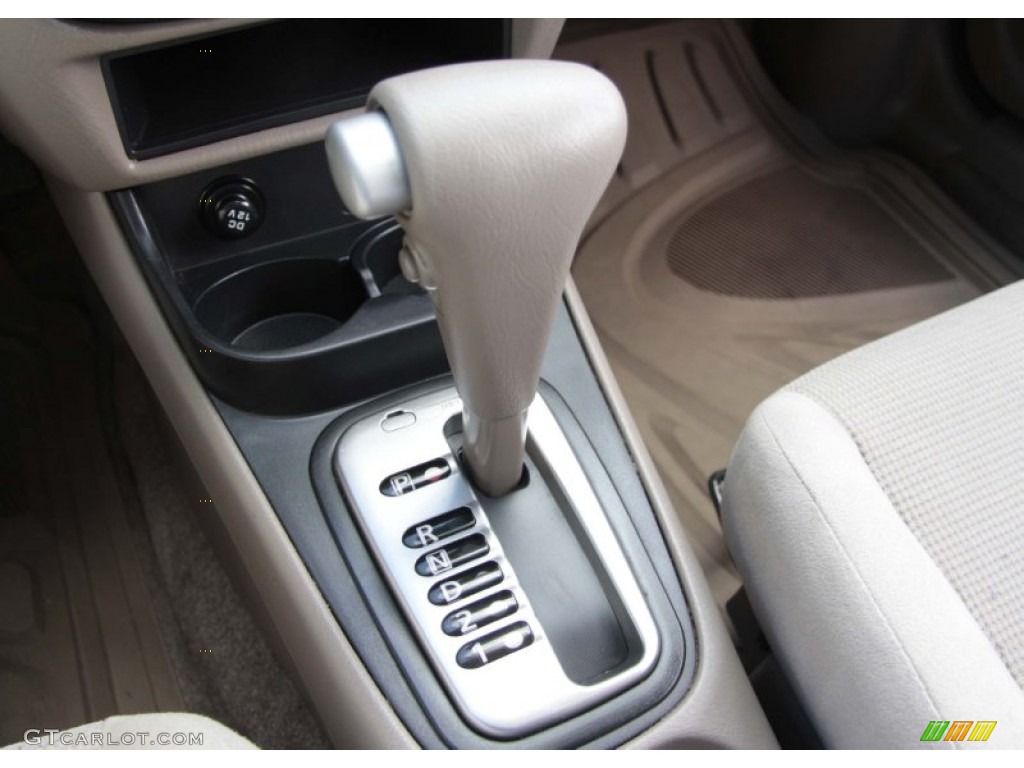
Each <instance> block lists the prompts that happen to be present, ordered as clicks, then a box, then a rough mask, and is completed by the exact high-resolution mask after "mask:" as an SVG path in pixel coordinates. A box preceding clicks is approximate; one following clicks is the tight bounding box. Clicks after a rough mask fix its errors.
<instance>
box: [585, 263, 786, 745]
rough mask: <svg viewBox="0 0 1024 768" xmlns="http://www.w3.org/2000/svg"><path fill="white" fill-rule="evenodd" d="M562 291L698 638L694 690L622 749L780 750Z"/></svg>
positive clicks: (593, 336)
mask: <svg viewBox="0 0 1024 768" xmlns="http://www.w3.org/2000/svg"><path fill="white" fill-rule="evenodd" d="M565 293H566V299H567V301H568V305H569V312H570V314H571V315H572V317H573V321H574V323H575V325H576V330H577V332H578V333H579V336H580V341H581V342H582V344H583V348H584V349H585V350H586V352H587V356H588V357H589V358H590V364H591V365H592V366H593V368H594V373H595V374H596V375H597V380H598V383H599V384H600V385H601V388H602V389H603V390H604V394H605V397H606V398H607V399H608V403H609V405H610V407H611V410H612V414H613V415H614V416H615V419H616V421H617V422H618V424H619V429H620V430H621V431H622V435H623V437H624V438H625V440H626V446H627V447H628V448H629V451H630V453H631V454H632V455H633V460H634V461H635V462H636V469H637V472H638V473H639V474H640V479H641V481H642V482H643V484H644V487H645V489H646V490H647V495H648V497H649V498H650V500H651V505H652V506H653V507H654V511H655V513H656V514H657V516H658V522H659V523H660V524H661V530H662V533H663V534H664V535H665V540H666V541H667V543H668V545H669V550H670V552H671V554H672V558H673V560H674V561H675V565H676V570H677V571H678V572H679V577H680V582H681V583H682V587H683V591H684V592H685V593H686V599H687V601H688V603H689V606H690V613H691V615H692V617H693V625H694V629H695V630H696V634H697V675H696V677H695V678H694V681H693V685H692V686H691V688H690V691H689V693H688V694H687V695H686V697H685V698H684V699H683V700H682V701H681V702H680V704H679V706H677V707H676V708H675V709H674V710H673V711H672V712H671V713H670V714H668V715H667V716H666V717H665V718H663V719H662V720H661V721H660V722H658V723H657V724H656V725H654V726H653V727H651V728H649V729H648V730H647V731H645V732H644V733H642V734H641V735H640V736H638V737H637V738H636V739H634V740H633V741H631V742H629V743H628V744H626V745H625V746H626V747H627V748H629V749H679V748H698V749H699V748H729V749H773V748H777V747H778V743H777V742H776V740H775V734H774V733H772V730H771V727H770V726H769V725H768V721H767V720H766V719H765V716H764V711H763V710H762V709H761V705H760V704H759V703H758V701H757V698H756V697H755V696H754V691H753V689H752V688H751V687H750V682H749V680H748V679H747V675H746V673H745V672H744V671H743V667H742V666H741V665H740V660H739V657H738V656H737V655H736V651H735V649H734V648H733V645H732V640H731V639H730V637H729V634H728V632H727V631H726V628H725V624H724V623H723V622H722V619H721V617H720V616H719V614H718V607H717V605H716V603H715V600H714V598H713V597H712V596H711V589H710V588H709V587H708V583H707V580H706V579H705V578H704V572H703V571H702V570H701V567H700V564H699V563H698V562H697V556H696V555H695V554H694V552H693V549H692V548H691V547H690V542H689V540H688V539H687V538H686V533H685V532H684V531H683V528H682V525H681V524H680V522H679V517H678V516H677V515H676V513H675V511H674V510H673V508H672V502H671V500H670V499H669V496H668V492H667V491H666V490H665V487H664V485H663V484H662V482H661V478H660V476H659V475H658V471H657V469H656V468H655V466H654V461H653V460H652V459H651V456H650V454H649V453H648V452H647V447H646V446H645V445H644V442H643V439H642V438H641V436H640V431H639V429H638V428H637V426H636V422H635V421H634V420H633V416H632V414H631V413H630V411H629V406H628V405H626V400H625V398H624V397H623V395H622V391H621V390H620V389H619V385H618V382H617V381H616V380H615V374H614V373H612V369H611V366H610V365H609V363H608V358H607V357H605V354H604V349H602V347H601V341H600V339H599V338H598V336H597V332H596V331H595V330H594V326H593V324H592V323H591V322H590V316H589V315H588V314H587V310H586V307H585V306H584V305H583V299H582V298H581V297H580V294H579V292H578V291H577V289H576V284H575V282H573V280H572V278H571V277H570V278H569V282H568V283H567V284H566V291H565Z"/></svg>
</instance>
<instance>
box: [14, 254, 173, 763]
mask: <svg viewBox="0 0 1024 768" xmlns="http://www.w3.org/2000/svg"><path fill="white" fill-rule="evenodd" d="M92 359H93V357H92V352H91V338H90V333H89V328H88V325H87V324H86V322H85V321H84V318H83V316H82V315H81V314H80V313H79V312H78V311H77V310H76V309H75V308H74V307H73V306H71V305H69V304H66V303H62V302H45V301H38V300H36V299H34V298H31V297H30V294H29V292H28V291H26V290H24V289H23V286H21V284H20V282H19V280H18V279H17V278H16V277H15V276H14V274H13V272H12V271H11V269H10V267H9V266H8V264H7V262H6V261H4V260H2V259H0V423H2V424H3V429H2V430H0V745H2V744H6V743H11V742H14V741H18V740H20V739H21V738H22V736H23V734H24V732H25V730H26V729H29V728H65V727H69V726H74V725H81V724H83V723H86V722H90V721H93V720H98V719H101V718H103V717H107V716H109V715H114V714H125V713H134V712H155V711H174V710H180V709H182V698H181V695H180V692H179V689H178V686H177V684H176V681H175V679H174V676H173V673H172V671H171V668H170V664H169V662H168V658H167V654H166V651H165V648H164V645H163V642H162V640H161V636H160V632H159V628H158V624H157V620H156V618H155V615H154V612H153V609H152V604H151V601H150V598H149V595H148V593H147V590H146V588H145V586H144V578H143V574H142V567H141V565H140V562H139V559H138V557H137V556H136V553H135V550H134V548H133V544H132V539H131V532H130V531H131V526H130V525H129V521H128V518H127V514H128V512H127V510H126V508H125V506H124V504H123V502H122V498H121V495H120V492H119V488H118V484H117V481H116V477H115V474H114V471H113V469H112V466H111V462H110V460H109V455H108V452H107V446H106V443H105V439H104V434H103V429H102V426H101V423H100V420H99V416H98V409H97V394H96V376H95V371H94V370H93V367H92Z"/></svg>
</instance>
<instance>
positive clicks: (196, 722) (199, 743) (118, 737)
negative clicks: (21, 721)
mask: <svg viewBox="0 0 1024 768" xmlns="http://www.w3.org/2000/svg"><path fill="white" fill-rule="evenodd" d="M256 748H257V747H256V745H255V744H253V743H252V742H251V741H249V740H248V739H247V738H245V737H244V736H240V735H239V734H237V733H235V732H234V731H233V730H231V729H230V728H228V727H227V726H226V725H221V724H220V723H218V722H216V721H215V720H211V719H210V718H208V717H203V716H202V715H194V714H190V713H186V712H161V713H154V714H143V715H119V716H116V717H108V718H107V719H105V720H100V721H98V722H95V723H89V724H87V725H80V726H78V727H77V728H69V729H68V730H66V731H61V732H59V733H55V734H52V735H51V734H47V733H40V732H33V733H30V734H29V735H28V741H21V742H19V743H17V744H12V745H10V746H9V747H6V749H256Z"/></svg>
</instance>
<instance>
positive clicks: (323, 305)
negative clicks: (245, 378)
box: [193, 258, 367, 352]
mask: <svg viewBox="0 0 1024 768" xmlns="http://www.w3.org/2000/svg"><path fill="white" fill-rule="evenodd" d="M366 299H367V293H366V287H365V286H364V284H363V281H362V280H361V279H360V277H359V275H358V274H357V273H356V272H355V270H353V269H352V267H351V266H350V265H349V263H348V262H343V261H334V260H328V259H312V258H289V259H283V260H280V261H272V262H268V263H265V264H258V265H256V266H252V267H249V268H247V269H243V270H241V271H239V272H235V273H234V274H231V275H228V276H227V277H225V278H223V279H222V280H220V281H218V282H217V283H215V284H214V285H212V286H210V287H209V288H208V289H207V290H205V291H204V292H203V293H202V295H200V296H199V298H198V299H197V300H196V302H195V305H194V307H193V312H194V314H195V317H196V320H198V321H199V323H200V324H201V325H202V326H203V327H204V328H205V329H206V330H207V331H208V332H209V333H211V334H212V335H213V336H215V337H216V338H218V339H220V340H221V341H223V342H224V343H226V344H229V345H231V346H232V347H234V348H235V349H239V350H243V351H246V352H269V351H274V350H281V349H289V348H291V347H298V346H302V345H303V344H308V343H310V342H312V341H316V340H317V339H320V338H322V337H324V336H326V335H328V334H330V333H332V332H333V331H336V330H338V329H339V328H341V326H342V325H343V324H344V323H345V321H347V320H348V319H349V318H350V317H351V316H352V315H353V314H354V313H355V311H356V310H357V309H359V307H360V306H362V304H363V303H364V302H365V301H366Z"/></svg>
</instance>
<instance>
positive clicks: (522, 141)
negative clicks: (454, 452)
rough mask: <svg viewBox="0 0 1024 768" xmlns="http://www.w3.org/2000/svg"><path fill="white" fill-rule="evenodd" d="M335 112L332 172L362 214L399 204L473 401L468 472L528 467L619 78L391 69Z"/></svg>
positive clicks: (501, 479)
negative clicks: (551, 343)
mask: <svg viewBox="0 0 1024 768" xmlns="http://www.w3.org/2000/svg"><path fill="white" fill-rule="evenodd" d="M368 110H369V111H368V113H367V114H365V115H360V116H358V117H354V118H349V119H347V120H342V121H340V122H338V123H335V124H334V125H333V126H332V127H331V129H330V131H329V132H328V136H327V154H328V159H329V162H330V167H331V173H332V175H333V177H334V180H335V184H336V185H337V187H338V190H339V192H340V193H341V196H342V199H343V200H344V202H345V204H346V206H347V207H348V208H349V210H351V211H352V212H353V213H354V214H356V215H357V216H361V217H363V218H373V217H376V216H383V215H387V214H394V215H395V216H396V218H397V219H398V221H399V223H400V224H401V225H402V227H403V229H404V230H405V233H406V238H405V247H404V249H403V254H402V262H403V271H404V272H405V273H406V275H407V276H408V277H410V278H412V279H415V280H417V281H418V282H419V283H420V284H421V285H422V286H423V287H424V288H425V289H426V290H427V291H428V292H429V293H430V295H431V297H432V299H433V301H434V305H435V307H436V310H437V318H438V323H439V325H440V328H441V334H442V337H443V339H444V345H445V350H446V352H447V354H448V360H449V362H450V364H451V367H452V372H453V374H454V377H455V384H456V387H457V388H458V391H459V394H460V395H461V397H462V400H463V406H464V409H463V428H464V450H465V454H466V458H467V460H468V462H469V464H470V468H471V470H472V474H473V476H474V480H475V481H476V483H477V485H478V486H479V487H480V488H481V490H483V491H484V492H486V493H488V494H490V495H492V496H497V495H501V494H504V493H506V492H508V491H509V490H511V489H512V488H514V487H515V486H516V485H517V484H518V482H519V480H520V477H521V474H522V467H523V450H524V441H525V437H526V414H527V410H528V408H529V406H530V404H531V403H532V402H533V399H534V397H535V396H536V392H537V384H538V380H539V377H540V367H541V362H542V360H543V357H544V352H545V350H546V348H547V343H548V339H549V336H550V334H551V327H552V325H553V323H554V318H555V313H556V311H557V308H558V302H559V299H560V297H561V295H562V291H563V289H564V287H565V281H566V278H567V276H568V272H569V267H570V264H571V262H572V257H573V254H574V253H575V250H576V246H577V244H578V242H579V238H580V235H581V233H582V231H583V227H584V225H585V224H586V222H587V219H588V218H589V217H590V214H591V213H592V212H593V210H594V206H596V205H597V202H598V200H599V199H600V197H601V194H602V193H603V192H604V189H605V186H606V185H607V183H608V180H609V179H610V178H611V175H612V173H613V171H614V169H615V166H616V163H617V162H618V160H619V157H620V155H621V153H622V148H623V144H624V143H625V136H626V112H625V108H624V106H623V103H622V98H621V96H620V95H619V92H618V91H617V90H616V88H615V86H614V85H612V83H611V82H610V81H609V80H608V79H607V78H605V77H604V76H603V75H601V74H600V73H598V72H596V71H595V70H593V69H590V68H589V67H584V66H581V65H578V64H570V63H565V62H552V61H493V62H481V63H475V64H459V65H455V66H450V67H440V68H437V69H430V70H424V71H421V72H415V73H412V74H408V75H401V76H399V77H395V78H391V79H389V80H385V81H383V82H381V83H379V84H378V85H377V86H376V87H375V88H374V89H373V91H372V92H371V94H370V99H369V104H368Z"/></svg>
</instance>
